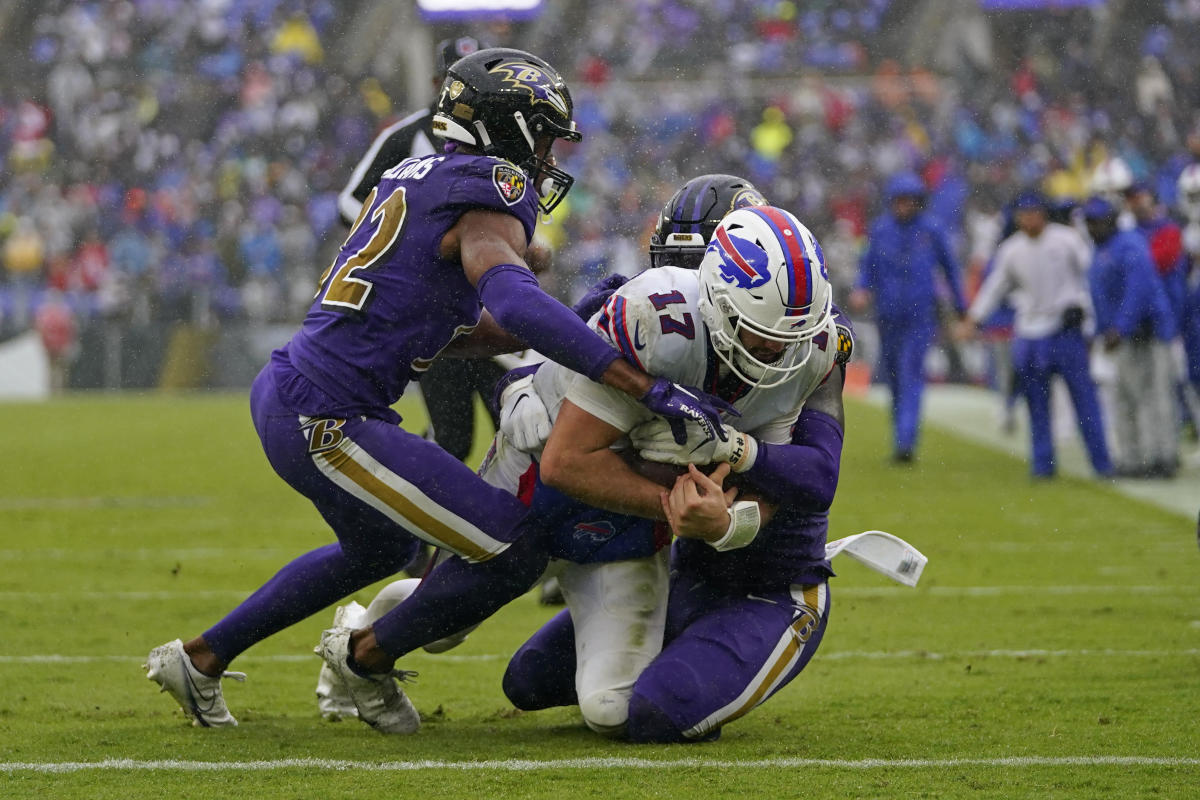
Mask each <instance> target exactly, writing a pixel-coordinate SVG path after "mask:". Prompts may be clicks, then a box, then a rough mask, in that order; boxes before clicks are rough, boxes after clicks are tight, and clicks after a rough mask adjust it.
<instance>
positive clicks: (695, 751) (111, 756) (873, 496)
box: [0, 395, 1200, 800]
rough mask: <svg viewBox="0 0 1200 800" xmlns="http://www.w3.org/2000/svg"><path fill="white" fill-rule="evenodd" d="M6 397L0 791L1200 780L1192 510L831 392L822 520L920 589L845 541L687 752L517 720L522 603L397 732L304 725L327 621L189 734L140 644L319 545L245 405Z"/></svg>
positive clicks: (429, 679) (1199, 609)
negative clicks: (790, 660) (922, 428)
mask: <svg viewBox="0 0 1200 800" xmlns="http://www.w3.org/2000/svg"><path fill="white" fill-rule="evenodd" d="M0 410H2V411H3V412H4V413H3V421H2V422H0V442H2V443H3V447H4V449H5V452H6V453H7V457H6V458H5V461H4V465H5V466H4V467H3V471H2V473H0V475H2V479H0V564H2V568H0V633H2V636H0V798H24V797H47V798H70V797H87V798H101V797H112V798H142V797H154V798H191V797H197V798H198V797H205V798H225V797H254V798H256V799H260V800H266V798H277V797H281V798H282V797H286V798H300V797H315V798H334V797H339V798H340V797H345V798H408V797H437V798H441V797H451V798H491V797H498V796H507V797H554V798H573V797H598V798H599V797H604V798H607V797H664V798H674V797H687V798H692V797H695V798H700V797H702V798H706V799H707V798H711V797H731V798H734V797H736V798H742V797H761V798H778V797H804V798H824V797H829V798H841V797H887V798H892V797H929V798H946V797H1006V798H1007V797H1014V796H1016V797H1039V798H1047V797H1097V798H1099V797H1103V798H1126V797H1151V796H1154V797H1164V798H1188V797H1197V796H1200V553H1198V552H1197V549H1196V537H1195V524H1196V523H1195V520H1194V519H1191V520H1189V519H1186V518H1183V517H1180V516H1176V515H1173V514H1170V513H1167V512H1165V511H1161V510H1158V509H1156V508H1154V507H1151V506H1148V505H1144V504H1140V503H1137V502H1134V501H1131V500H1129V499H1127V498H1125V497H1123V496H1121V495H1119V494H1117V493H1116V492H1115V491H1113V490H1111V489H1110V488H1107V487H1104V486H1100V485H1096V484H1092V483H1088V482H1085V481H1080V480H1074V479H1070V478H1063V479H1060V480H1058V481H1056V482H1053V483H1040V484H1034V483H1031V482H1030V480H1029V478H1028V476H1027V469H1026V465H1025V464H1024V463H1023V462H1021V461H1019V460H1016V459H1012V458H1009V457H1007V456H1002V455H998V454H996V453H994V452H992V451H989V450H985V449H982V448H980V447H977V446H975V445H971V444H968V443H965V442H963V441H962V440H959V439H956V438H953V437H951V436H949V435H947V434H941V433H939V432H937V431H936V430H929V429H927V430H926V434H925V441H924V446H923V450H922V454H921V460H920V461H919V462H918V463H917V464H916V465H915V466H913V467H911V468H896V467H893V466H891V465H889V464H887V463H886V460H885V456H886V453H887V447H886V444H885V443H886V440H887V425H886V419H885V417H884V414H883V412H882V411H879V410H878V409H875V408H873V407H869V406H867V405H863V404H859V403H856V402H855V403H851V405H850V406H849V408H848V414H849V421H848V430H849V434H848V436H847V450H846V453H845V456H844V460H843V469H842V483H841V486H840V488H839V495H838V501H837V503H836V505H835V507H834V513H833V517H832V519H833V529H832V531H831V535H832V536H843V535H847V534H850V533H856V532H858V531H860V530H866V529H870V528H882V529H884V530H889V531H891V532H893V533H896V534H898V535H900V536H903V537H904V538H906V539H908V540H909V541H911V542H913V543H914V544H916V545H917V546H918V547H920V548H921V549H922V550H923V551H924V552H925V554H926V555H928V556H929V559H930V562H929V566H928V567H927V569H926V571H925V575H924V577H923V579H922V582H921V586H920V587H919V588H918V589H915V590H914V589H907V588H904V587H901V586H899V585H897V584H894V583H890V582H888V581H887V580H886V579H884V578H882V577H880V576H878V575H876V574H874V573H872V572H869V571H867V570H865V569H864V568H862V567H860V566H859V565H857V564H855V563H853V562H844V561H843V559H841V558H839V559H838V560H837V561H836V562H835V566H836V567H837V568H838V570H839V573H840V576H839V577H838V578H837V579H836V580H835V581H834V582H833V584H832V587H833V591H832V596H833V615H832V618H831V622H830V627H829V631H828V633H827V635H826V637H825V641H824V643H823V645H822V648H821V651H820V652H819V653H818V654H817V656H816V658H815V659H814V661H813V663H812V664H811V665H810V666H809V668H808V669H807V670H806V671H805V673H804V674H803V675H801V676H800V678H798V679H797V680H796V681H795V682H793V683H792V684H791V685H790V686H788V687H787V688H785V689H784V690H783V691H782V692H781V693H780V694H779V695H777V696H776V697H774V698H773V699H771V700H770V701H769V702H768V703H767V704H766V705H764V706H762V707H760V708H759V709H757V710H756V711H754V712H753V713H751V714H750V715H749V716H747V717H745V718H744V719H742V720H739V721H738V722H736V723H734V724H733V725H731V726H729V727H728V728H727V729H726V730H725V732H724V735H723V737H722V738H721V740H720V741H718V742H716V743H711V744H703V745H692V746H630V745H624V744H621V743H614V742H609V741H607V740H603V739H601V738H598V737H597V736H595V735H593V734H591V733H590V732H588V731H587V730H586V729H585V728H584V727H583V725H582V724H581V723H580V722H579V721H578V719H577V717H576V715H575V713H574V712H573V710H570V709H560V710H551V711H545V712H538V713H532V714H519V713H516V712H514V711H513V710H512V709H511V707H510V706H508V704H507V703H506V701H505V699H504V697H503V694H502V693H501V691H500V686H499V680H500V676H501V674H502V672H503V669H504V664H505V659H506V657H507V655H508V654H509V653H511V652H512V651H513V650H514V649H515V647H516V646H517V645H518V644H519V643H520V642H521V641H522V640H523V637H525V636H526V635H528V634H529V633H531V632H532V631H533V630H534V629H535V628H536V626H538V625H539V624H540V623H541V621H543V620H544V619H545V618H546V617H548V615H549V614H550V613H551V612H550V611H549V610H547V609H545V608H543V607H540V606H539V605H537V603H536V600H535V598H534V596H533V595H530V596H527V597H524V598H522V599H520V600H519V601H517V602H516V603H514V604H513V605H511V606H510V607H508V608H507V609H505V611H504V612H502V613H501V614H500V615H499V616H497V617H496V618H495V619H493V620H492V621H491V622H489V623H488V624H487V625H486V626H485V627H483V628H482V629H480V630H479V631H478V632H477V633H476V634H475V635H473V636H472V637H471V639H470V640H469V641H468V642H467V643H466V644H465V645H464V646H463V647H461V648H459V649H458V650H455V651H452V652H451V653H450V654H447V655H443V656H432V655H427V654H420V655H417V656H414V657H412V658H411V659H408V660H406V661H405V662H404V663H403V664H402V666H404V667H406V668H409V669H416V670H419V671H420V673H421V675H420V678H419V682H418V683H417V684H416V686H415V687H413V688H412V689H411V690H410V695H411V696H412V697H413V700H414V702H415V703H416V704H417V707H418V708H419V709H420V710H421V711H422V713H423V715H424V716H425V724H424V726H423V728H422V730H421V731H420V733H418V734H417V735H415V736H411V737H384V736H381V735H378V734H376V733H375V732H373V731H371V730H369V729H367V728H366V727H365V726H363V725H361V724H359V723H346V722H343V723H326V722H324V721H322V720H321V719H320V717H319V716H318V715H317V712H316V707H315V703H314V698H313V686H314V684H315V681H316V674H317V669H318V667H319V661H318V659H317V658H316V657H315V656H313V655H311V649H312V647H313V645H314V644H315V643H316V641H317V639H318V637H319V634H320V631H321V629H322V628H324V627H325V626H326V625H327V624H328V622H329V620H330V614H328V613H322V614H321V615H319V616H318V617H315V618H313V619H310V620H308V621H306V622H304V623H302V624H300V625H298V626H296V627H294V628H292V629H290V630H288V631H285V632H284V633H282V634H280V635H278V636H275V637H273V638H272V639H269V640H268V641H266V642H264V643H263V644H261V645H259V646H258V647H256V648H254V649H252V650H251V651H249V653H247V654H246V655H245V656H244V657H243V658H242V659H240V660H239V661H238V662H237V665H236V668H238V669H242V670H244V671H246V672H247V673H248V674H249V680H248V681H247V683H245V684H233V683H229V682H227V685H226V690H225V694H226V698H227V699H228V702H229V705H230V707H231V709H232V710H233V712H234V714H235V715H236V716H238V718H239V719H240V721H241V723H242V724H241V726H240V727H239V728H237V729H234V730H201V729H193V728H191V727H188V726H186V725H185V723H184V719H183V717H182V714H181V713H180V712H179V710H178V709H177V708H175V706H174V704H173V702H172V701H171V700H170V699H169V697H167V696H166V695H159V694H157V693H156V692H155V689H156V688H157V687H156V686H154V685H153V684H151V683H150V682H149V681H147V680H146V679H145V677H144V674H143V672H142V670H141V668H140V665H141V662H142V660H143V658H144V657H145V654H146V652H147V651H148V650H149V649H150V648H151V647H153V646H155V645H158V644H160V643H162V642H164V641H166V640H168V639H171V638H174V637H177V636H182V637H183V638H188V637H190V636H192V635H195V634H196V633H198V632H199V631H201V630H203V629H204V628H205V627H207V626H208V625H209V624H211V623H212V622H213V621H215V620H216V619H217V618H218V617H219V616H220V615H222V614H223V613H224V612H225V611H227V610H228V609H229V608H231V607H232V606H233V605H234V604H235V603H236V602H237V601H238V600H239V599H241V597H243V596H244V595H245V594H246V593H248V592H249V591H250V590H252V589H254V588H255V587H257V586H258V584H259V583H260V582H262V581H263V580H265V579H266V578H267V577H269V576H270V575H271V574H273V572H274V571H275V570H276V569H277V568H278V567H279V566H281V565H282V564H283V563H284V562H285V561H286V560H288V559H289V558H291V557H292V556H294V555H297V554H299V553H301V552H303V551H305V550H308V549H311V548H313V547H315V546H318V545H321V544H325V543H326V542H327V541H329V540H330V538H331V534H330V532H329V531H328V530H327V529H326V528H325V527H324V525H323V523H322V522H321V520H320V518H319V517H318V516H317V514H316V512H315V511H313V509H312V508H311V506H309V505H308V503H307V501H305V500H303V499H302V498H300V497H299V496H297V495H295V494H294V493H292V492H291V490H290V489H288V488H287V487H286V486H285V485H284V483H283V482H282V481H280V480H279V479H278V478H277V477H276V476H275V475H274V474H273V473H272V472H271V470H270V468H269V467H268V466H267V464H266V461H265V459H264V458H263V456H262V454H261V452H260V451H259V447H258V442H257V439H256V437H255V435H254V432H253V430H252V428H251V426H250V422H249V415H248V412H247V409H246V399H245V397H244V396H243V395H236V396H234V395H223V396H222V395H201V396H160V395H155V396H131V395H114V396H103V395H100V396H89V397H71V398H67V399H63V400H56V401H54V402H49V403H45V404H37V405H25V404H11V405H4V406H0ZM402 411H404V412H406V416H410V417H411V420H410V421H412V422H413V423H414V424H415V425H417V426H419V425H420V424H421V423H420V422H419V416H420V411H419V410H418V409H415V408H412V409H410V408H405V409H402ZM1198 500H1200V498H1198ZM371 596H372V593H371V592H370V591H366V592H362V593H360V594H359V595H358V599H359V600H360V601H362V602H364V603H365V602H367V601H368V600H369V599H370V597H371ZM80 762H86V763H92V764H94V765H95V766H93V767H89V768H80V767H79V764H80ZM99 762H105V763H103V764H100V763H99ZM223 765H225V766H223Z"/></svg>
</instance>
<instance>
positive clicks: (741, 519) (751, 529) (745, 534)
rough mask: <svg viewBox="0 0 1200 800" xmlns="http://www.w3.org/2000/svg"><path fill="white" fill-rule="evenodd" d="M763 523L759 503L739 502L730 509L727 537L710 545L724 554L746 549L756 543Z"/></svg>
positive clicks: (751, 501) (726, 530)
mask: <svg viewBox="0 0 1200 800" xmlns="http://www.w3.org/2000/svg"><path fill="white" fill-rule="evenodd" d="M761 523H762V515H761V513H760V512H759V510H758V503H756V502H754V501H753V500H739V501H737V502H736V503H734V504H733V505H731V506H730V507H729V527H728V528H726V529H725V535H724V536H722V537H721V538H720V539H717V540H716V541H715V542H709V544H710V545H712V548H713V549H714V550H717V551H719V552H722V553H723V552H725V551H726V550H737V549H738V548H739V547H745V546H746V545H748V544H750V543H751V542H752V541H754V537H755V536H757V535H758V526H759V525H760V524H761Z"/></svg>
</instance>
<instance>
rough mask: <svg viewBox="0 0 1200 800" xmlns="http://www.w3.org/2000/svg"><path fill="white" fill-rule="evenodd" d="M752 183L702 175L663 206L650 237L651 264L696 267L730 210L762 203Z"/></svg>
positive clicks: (762, 204) (765, 202) (765, 203)
mask: <svg viewBox="0 0 1200 800" xmlns="http://www.w3.org/2000/svg"><path fill="white" fill-rule="evenodd" d="M765 205H767V201H766V198H764V197H763V196H762V193H761V192H759V191H758V189H755V188H754V184H752V183H751V182H750V181H748V180H746V179H745V178H739V177H737V176H736V175H701V176H700V177H698V178H692V179H691V180H690V181H688V182H687V183H685V184H684V185H683V188H681V189H680V190H679V191H678V192H676V193H675V196H674V197H672V198H671V199H670V201H668V202H667V204H666V205H665V206H663V210H662V214H660V215H659V217H658V224H657V225H655V226H654V233H653V234H651V236H650V266H652V267H665V266H672V267H683V268H684V269H699V268H700V261H701V260H702V259H703V258H704V248H705V247H707V246H708V240H709V239H711V238H712V235H713V231H715V230H716V229H717V225H719V224H720V222H721V220H722V219H724V218H725V215H726V214H728V213H729V212H730V211H733V210H734V209H738V208H744V207H746V206H765Z"/></svg>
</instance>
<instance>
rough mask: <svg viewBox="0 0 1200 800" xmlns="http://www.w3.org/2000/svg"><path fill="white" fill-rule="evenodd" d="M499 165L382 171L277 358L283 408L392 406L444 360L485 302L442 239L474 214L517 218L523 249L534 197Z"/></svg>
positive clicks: (480, 159) (419, 164) (403, 166)
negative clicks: (297, 327) (442, 248)
mask: <svg viewBox="0 0 1200 800" xmlns="http://www.w3.org/2000/svg"><path fill="white" fill-rule="evenodd" d="M528 184H529V181H528V179H527V177H526V175H525V173H524V172H522V171H521V170H520V169H518V168H517V167H516V166H514V165H513V164H512V163H510V162H508V161H505V160H503V159H499V158H492V157H487V156H473V155H465V154H459V153H444V154H442V155H431V156H423V157H419V158H409V159H406V160H404V161H401V162H400V163H399V164H397V165H396V166H395V167H393V168H392V169H390V170H388V171H387V172H385V173H384V174H383V178H382V179H381V180H380V181H379V184H378V185H377V186H376V187H375V189H374V190H373V191H372V192H371V194H370V196H368V198H367V201H366V202H365V203H364V204H363V210H362V213H360V214H359V217H358V220H357V221H356V222H355V223H354V227H353V228H352V229H351V231H350V235H349V236H348V237H347V238H346V242H345V244H343V245H342V249H341V251H340V252H339V253H338V256H337V259H336V260H335V261H334V262H333V264H332V265H331V266H330V267H329V269H328V270H326V272H325V274H324V275H323V276H322V278H321V285H320V288H319V290H318V292H317V296H316V298H315V300H314V301H313V305H312V307H311V308H310V309H309V311H308V316H306V317H305V319H304V323H303V325H302V326H301V328H300V331H299V332H298V333H297V334H296V335H295V336H293V337H292V340H291V341H290V342H288V344H287V345H285V346H284V347H282V348H280V349H279V350H277V351H275V352H274V353H273V354H272V357H271V363H272V369H273V371H274V372H275V377H276V384H277V386H278V387H279V389H280V392H281V395H282V399H283V400H284V402H285V403H286V404H287V405H288V406H289V407H291V408H292V409H294V410H295V411H297V412H299V413H302V414H307V415H310V416H346V415H350V414H368V415H371V416H376V417H382V418H385V419H396V415H395V413H394V412H392V411H391V410H390V409H389V406H391V404H392V403H394V402H396V400H397V399H399V397H400V395H401V394H403V392H404V388H405V386H406V385H407V384H408V382H409V381H411V380H416V379H417V378H418V377H420V374H421V373H422V372H424V371H425V370H426V369H428V368H429V365H430V363H432V361H433V359H434V357H435V356H437V354H438V352H439V351H440V350H441V349H442V348H443V347H445V346H446V345H447V344H449V343H450V341H451V340H452V339H454V338H455V337H456V336H458V335H462V334H464V333H466V332H468V331H470V330H471V329H472V328H473V327H474V326H475V325H476V324H477V323H478V322H479V314H480V310H481V309H482V304H481V302H480V300H479V295H478V293H477V292H476V291H475V287H474V286H472V285H471V283H470V282H469V281H468V280H467V277H466V274H465V273H464V272H463V268H462V265H461V263H460V262H459V261H458V260H457V259H447V258H443V257H442V256H441V254H440V252H439V249H440V246H441V241H442V237H443V236H445V234H446V232H447V231H449V230H450V229H451V228H452V227H453V226H454V225H455V223H457V222H458V219H459V217H461V216H462V215H463V214H464V213H466V212H467V211H470V210H472V209H485V210H490V211H500V212H504V213H507V214H512V215H513V216H515V217H516V218H517V219H519V220H520V221H521V224H522V225H523V226H524V228H525V237H526V242H528V241H529V239H531V238H532V236H533V229H534V225H535V223H536V221H537V210H538V209H537V192H535V191H534V190H533V188H532V187H530V186H529V185H528Z"/></svg>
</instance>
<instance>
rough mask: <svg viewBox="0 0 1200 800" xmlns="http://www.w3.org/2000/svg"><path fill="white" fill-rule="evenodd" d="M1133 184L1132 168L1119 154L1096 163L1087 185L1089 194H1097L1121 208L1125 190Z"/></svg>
mask: <svg viewBox="0 0 1200 800" xmlns="http://www.w3.org/2000/svg"><path fill="white" fill-rule="evenodd" d="M1130 186H1133V170H1131V169H1130V168H1129V165H1128V164H1126V163H1125V159H1123V158H1121V157H1120V156H1113V157H1112V158H1106V159H1104V160H1103V161H1101V162H1100V163H1099V164H1097V165H1096V169H1095V170H1094V171H1093V172H1092V179H1091V183H1090V185H1089V187H1088V189H1089V192H1090V193H1091V194H1098V195H1100V196H1101V197H1103V198H1105V199H1106V200H1108V201H1109V202H1111V203H1113V204H1115V205H1116V206H1117V208H1118V209H1119V208H1121V207H1122V204H1123V203H1124V200H1125V190H1126V189H1128V188H1129V187H1130Z"/></svg>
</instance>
